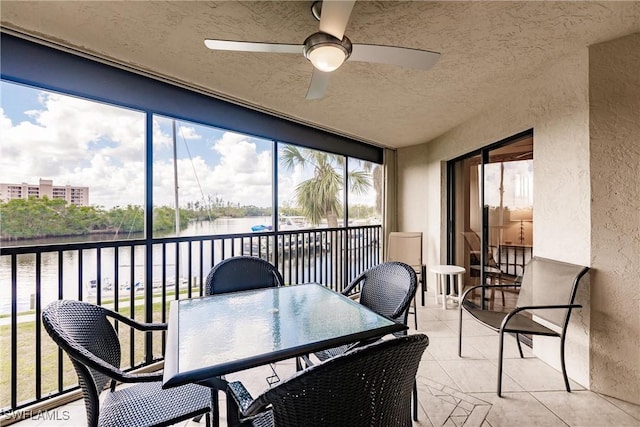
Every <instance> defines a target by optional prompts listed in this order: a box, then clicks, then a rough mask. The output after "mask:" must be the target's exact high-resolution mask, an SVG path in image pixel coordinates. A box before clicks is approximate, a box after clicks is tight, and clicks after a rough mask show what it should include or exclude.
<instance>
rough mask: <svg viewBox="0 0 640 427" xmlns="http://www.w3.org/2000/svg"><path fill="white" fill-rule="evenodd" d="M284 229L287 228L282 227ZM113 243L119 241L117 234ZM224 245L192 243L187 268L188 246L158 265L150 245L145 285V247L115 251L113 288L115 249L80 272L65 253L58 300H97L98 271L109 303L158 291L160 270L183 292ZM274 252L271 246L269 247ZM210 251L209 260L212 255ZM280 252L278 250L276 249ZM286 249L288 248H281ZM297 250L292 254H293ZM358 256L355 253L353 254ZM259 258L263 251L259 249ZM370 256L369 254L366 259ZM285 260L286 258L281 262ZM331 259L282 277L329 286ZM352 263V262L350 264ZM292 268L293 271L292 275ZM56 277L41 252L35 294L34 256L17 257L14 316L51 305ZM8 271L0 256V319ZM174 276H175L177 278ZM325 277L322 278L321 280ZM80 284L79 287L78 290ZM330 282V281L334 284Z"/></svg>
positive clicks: (92, 258)
mask: <svg viewBox="0 0 640 427" xmlns="http://www.w3.org/2000/svg"><path fill="white" fill-rule="evenodd" d="M270 224H271V217H251V218H219V219H216V220H215V221H202V222H194V223H191V224H190V225H189V227H188V228H187V229H185V230H182V231H181V233H180V235H181V236H203V235H226V234H245V233H246V234H250V233H251V227H253V226H256V225H270ZM282 228H283V229H286V228H287V227H282ZM172 235H175V234H168V235H165V236H157V237H169V236H172ZM127 237H128V238H130V239H134V238H141V237H142V236H134V235H130V236H127ZM117 238H118V239H123V236H122V235H120V236H118V237H117ZM87 241H96V236H83V237H81V238H70V237H65V238H62V239H61V238H53V239H39V240H33V241H31V240H30V241H29V243H28V244H29V245H47V244H53V243H63V242H67V243H68V242H76V243H77V242H87ZM252 243H253V247H254V255H257V253H256V251H257V248H258V247H260V242H259V241H258V238H257V237H255V238H254V239H253V242H252ZM263 243H264V242H263ZM291 243H292V242H290V241H287V240H285V244H286V245H291ZM296 244H298V245H302V246H304V247H306V248H308V247H309V246H310V242H309V241H308V239H307V240H305V241H299V242H298V243H296V242H295V241H294V242H293V247H295V246H296ZM223 245H224V258H227V257H229V256H232V251H231V249H232V246H231V245H232V242H231V239H228V240H225V241H224V243H223V241H222V240H217V241H215V242H214V243H212V242H203V243H202V247H200V244H199V243H197V242H195V243H192V251H193V253H192V259H191V265H190V266H189V261H188V256H187V255H188V253H189V247H188V243H186V242H184V243H181V244H180V257H176V246H177V245H176V244H167V245H166V247H165V250H166V254H165V259H164V261H163V257H162V251H161V249H162V248H161V245H154V249H153V268H152V279H151V280H150V281H147V280H145V264H144V263H145V247H144V246H136V247H135V248H134V250H133V252H134V253H133V257H132V254H131V248H130V247H122V248H120V249H118V254H117V256H118V266H117V268H118V275H117V276H118V280H117V281H118V283H117V286H116V283H115V281H116V280H115V278H116V274H115V268H116V262H115V256H116V254H115V249H113V248H105V249H102V250H101V256H100V266H98V260H97V251H96V250H95V249H92V250H84V251H83V253H82V268H81V269H80V267H79V263H80V256H79V254H78V251H67V252H64V253H63V260H62V268H63V270H62V274H63V286H62V298H68V299H79V298H80V292H82V299H84V300H88V301H92V300H93V301H95V298H96V294H97V292H96V286H97V283H96V279H97V277H98V271H100V275H101V281H102V286H101V293H102V295H103V298H105V299H109V298H112V297H113V295H114V292H115V288H116V287H117V288H118V290H119V293H120V295H121V296H129V295H130V294H131V291H130V289H131V287H132V286H133V287H134V294H138V295H140V294H142V291H143V290H144V287H145V286H146V284H147V282H149V283H151V284H152V286H153V287H154V288H158V289H157V291H158V292H159V291H161V289H162V277H163V276H162V275H163V268H164V274H165V277H166V284H167V289H168V290H173V289H175V283H176V280H177V281H178V282H179V287H180V288H181V289H186V287H187V283H188V282H189V281H191V283H194V281H195V282H196V283H197V282H198V281H199V278H200V271H202V272H203V276H205V277H206V274H207V273H208V271H209V269H210V268H211V266H212V263H213V264H215V263H217V262H219V261H220V260H221V259H222V258H223ZM246 245H250V244H249V241H248V239H246V240H245V242H244V245H243V243H242V242H240V239H236V241H235V242H234V247H233V249H234V252H233V255H237V254H239V253H240V251H241V249H242V247H243V246H245V248H244V249H245V251H244V253H248V248H247V247H246ZM270 247H271V248H273V247H274V246H273V244H271V245H270ZM322 247H323V248H324V250H328V249H329V247H328V243H327V242H326V241H324V242H322ZM212 248H213V256H212ZM280 248H281V249H280V250H282V246H281V247H280ZM285 249H287V248H285ZM368 249H369V250H370V251H371V254H373V252H375V251H376V250H377V249H376V247H371V248H368ZM200 250H201V251H202V266H201V265H200V255H199V254H200ZM293 250H296V249H293ZM356 252H357V253H360V252H358V251H354V253H356ZM263 253H264V246H263ZM314 253H316V254H318V255H319V254H320V253H322V251H321V250H317V251H315V250H314ZM369 256H371V257H373V256H374V255H368V257H369ZM176 258H179V262H178V263H176ZM285 258H286V257H285ZM331 258H332V257H331V256H314V257H308V256H307V258H306V261H305V262H304V264H303V265H302V269H303V270H304V271H302V272H301V271H299V270H295V265H294V264H295V263H294V261H292V262H291V266H290V265H289V263H288V262H285V266H284V270H285V271H284V272H283V273H284V278H285V282H287V283H299V282H305V281H321V282H323V283H324V282H331V279H332V277H331V275H332V273H331V271H332V269H331ZM353 262H354V263H355V262H357V261H356V260H355V259H354V260H353ZM176 265H178V269H177V270H178V274H177V275H176ZM189 267H191V274H190V275H189ZM292 268H293V270H292ZM80 270H82V278H81V279H80V277H79V273H78V272H79V271H80ZM59 275H60V272H59V271H58V253H57V252H53V253H43V254H42V258H41V273H40V281H41V288H40V291H38V290H37V289H36V259H35V255H19V256H18V257H17V306H18V307H17V311H18V312H22V311H25V310H30V309H32V308H33V305H34V301H35V300H34V297H35V295H36V294H37V293H39V295H40V296H41V304H42V306H43V307H44V306H45V305H46V304H47V303H49V302H50V301H54V300H56V299H58V298H59V297H60V295H59V289H58V278H59ZM10 276H11V267H10V257H8V256H3V257H0V314H7V313H9V312H10V309H11V277H10ZM176 276H178V277H176ZM325 276H327V277H325ZM80 281H81V282H82V283H81V285H80ZM334 283H335V282H334Z"/></svg>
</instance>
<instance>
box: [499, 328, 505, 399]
mask: <svg viewBox="0 0 640 427" xmlns="http://www.w3.org/2000/svg"><path fill="white" fill-rule="evenodd" d="M503 348H504V332H502V331H500V346H499V348H498V397H502V353H503Z"/></svg>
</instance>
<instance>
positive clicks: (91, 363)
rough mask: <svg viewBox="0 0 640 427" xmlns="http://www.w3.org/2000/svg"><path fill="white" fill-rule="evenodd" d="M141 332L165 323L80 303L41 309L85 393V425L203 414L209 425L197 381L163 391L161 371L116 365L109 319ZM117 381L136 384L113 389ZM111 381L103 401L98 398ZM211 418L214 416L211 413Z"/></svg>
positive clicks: (147, 422) (167, 421)
mask: <svg viewBox="0 0 640 427" xmlns="http://www.w3.org/2000/svg"><path fill="white" fill-rule="evenodd" d="M109 318H111V319H115V320H118V321H119V322H122V323H124V324H126V325H129V326H131V327H133V328H135V329H138V330H141V331H160V330H165V329H166V324H164V323H151V324H148V323H139V322H137V321H135V320H133V319H129V318H127V317H125V316H122V315H121V314H119V313H116V312H114V311H111V310H108V309H106V308H104V307H100V306H97V305H94V304H89V303H86V302H81V301H66V300H61V301H54V302H52V303H51V304H49V305H48V306H47V307H46V308H45V309H44V311H43V312H42V321H43V324H44V327H45V329H46V330H47V332H48V333H49V335H50V336H51V338H53V340H54V341H55V342H56V344H58V345H59V346H60V347H61V348H62V349H63V350H64V351H65V352H66V353H67V354H68V355H69V358H70V359H71V362H72V363H73V366H74V368H75V370H76V373H77V375H78V380H79V383H80V387H81V388H82V393H83V395H84V401H85V406H86V410H87V424H88V425H89V426H92V427H93V426H114V427H124V426H132V427H139V426H151V425H154V426H165V425H171V424H175V423H177V422H180V421H184V420H188V419H190V418H194V417H198V416H201V415H202V414H205V415H206V422H207V426H209V425H210V412H211V397H212V395H211V391H210V390H209V389H208V388H207V387H203V386H200V385H185V386H181V387H176V388H170V389H166V390H163V389H162V381H161V380H162V373H158V372H152V373H137V374H136V373H130V372H125V371H123V370H121V369H120V342H119V340H118V335H117V333H116V331H115V329H114V327H113V325H112V324H111V322H110V321H109ZM116 381H120V382H123V383H136V384H134V385H131V386H130V387H122V388H120V389H117V390H116V388H115V386H116ZM109 383H110V386H111V391H110V392H107V394H106V396H105V397H104V400H103V402H102V404H101V403H100V400H99V396H100V394H101V392H102V391H103V390H104V388H105V386H106V385H107V384H109ZM214 416H215V417H217V416H218V414H214Z"/></svg>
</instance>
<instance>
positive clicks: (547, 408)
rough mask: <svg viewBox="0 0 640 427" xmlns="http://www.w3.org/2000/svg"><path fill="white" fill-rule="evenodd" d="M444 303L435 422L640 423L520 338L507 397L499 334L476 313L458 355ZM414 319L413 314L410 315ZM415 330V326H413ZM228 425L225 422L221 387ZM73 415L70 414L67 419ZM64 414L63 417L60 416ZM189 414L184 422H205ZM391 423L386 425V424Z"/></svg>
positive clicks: (429, 316)
mask: <svg viewBox="0 0 640 427" xmlns="http://www.w3.org/2000/svg"><path fill="white" fill-rule="evenodd" d="M450 307H452V308H451V309H449V310H443V309H442V308H441V306H437V305H436V304H435V302H434V298H433V295H432V294H430V292H429V293H428V294H427V298H426V307H420V306H419V307H418V331H419V332H421V333H425V334H427V335H428V336H429V341H430V344H429V347H428V348H427V351H426V352H425V354H424V356H423V358H422V362H421V364H420V368H419V371H418V378H417V381H418V399H419V403H420V406H419V407H420V413H419V421H417V422H415V423H414V425H415V426H427V427H432V426H433V427H438V426H446V427H460V426H463V425H464V426H465V427H476V426H477V427H500V426H509V427H511V426H544V427H547V426H573V427H578V426H590V427H608V426H611V427H614V426H615V427H621V426H636V427H640V406H637V405H632V404H629V403H626V402H623V401H620V400H617V399H613V398H610V397H606V396H603V395H600V394H597V393H593V392H590V391H588V390H585V389H584V387H582V386H580V385H579V384H576V383H574V382H572V384H571V387H572V390H573V392H571V393H567V392H566V391H565V390H564V384H563V381H562V374H561V373H560V372H558V371H556V370H555V369H553V368H551V367H550V366H548V365H547V364H545V363H544V362H542V361H540V360H538V359H537V358H536V357H534V356H532V354H531V352H530V351H527V348H526V347H524V348H523V349H524V350H525V359H520V357H519V355H518V351H517V346H516V343H515V340H514V339H513V338H511V337H508V341H507V343H506V347H505V355H506V357H507V358H506V359H505V364H504V378H503V391H504V392H503V395H504V397H503V398H499V397H497V395H496V393H495V387H496V380H497V348H498V338H497V335H496V334H495V333H493V332H492V331H490V330H488V329H486V328H484V327H482V326H481V325H479V324H477V323H476V322H475V321H473V320H470V319H469V320H465V321H464V327H463V329H464V331H465V333H464V336H465V339H464V340H463V346H464V347H463V355H464V357H463V358H459V357H458V355H457V330H458V311H457V310H456V309H453V306H452V305H450ZM409 320H410V324H411V325H413V317H412V316H411V317H410V318H409ZM411 331H412V333H415V330H413V328H411ZM275 369H276V371H277V372H278V374H279V376H280V377H281V378H283V379H284V378H287V376H288V375H291V374H293V373H294V371H295V365H294V364H293V362H292V361H285V362H279V363H277V364H276V366H275ZM270 374H271V370H270V369H269V368H268V367H263V368H259V369H252V370H250V371H245V372H240V373H237V374H234V375H232V376H230V377H229V378H228V379H230V380H236V379H239V380H241V381H243V383H245V385H246V386H247V388H248V389H249V391H251V393H252V394H253V395H254V396H257V395H258V394H259V393H260V391H262V390H263V389H264V388H266V387H267V382H266V380H265V378H266V377H267V376H269V375H270ZM220 402H221V405H220V406H221V409H222V412H223V413H222V414H221V425H223V426H224V425H225V424H226V423H225V414H224V401H223V400H222V393H221V401H220ZM38 418H39V419H33V420H25V421H22V422H20V423H18V424H14V425H15V426H17V427H28V426H56V425H60V426H76V425H77V426H81V425H84V424H85V423H86V418H85V412H84V404H83V402H82V401H77V402H74V403H72V404H69V405H66V406H63V407H61V408H58V409H57V410H56V411H55V413H54V414H49V416H47V415H46V414H45V415H43V414H40V415H39V417H38ZM63 418H65V419H63ZM56 419H57V420H56ZM203 425H204V420H203V421H201V423H195V422H193V421H189V422H187V423H184V427H187V426H188V427H196V426H203ZM381 427H384V426H381Z"/></svg>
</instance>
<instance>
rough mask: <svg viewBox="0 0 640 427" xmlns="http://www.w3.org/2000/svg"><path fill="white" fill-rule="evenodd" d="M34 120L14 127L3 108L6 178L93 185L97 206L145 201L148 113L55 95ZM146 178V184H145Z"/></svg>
mask: <svg viewBox="0 0 640 427" xmlns="http://www.w3.org/2000/svg"><path fill="white" fill-rule="evenodd" d="M39 101H40V103H41V108H39V109H37V110H35V109H34V110H31V111H28V112H26V114H27V115H28V116H29V117H30V118H31V121H22V122H19V123H13V121H12V120H11V119H10V118H9V117H7V116H6V115H5V112H4V110H2V117H1V120H0V127H1V128H0V131H1V132H2V156H0V169H1V172H0V180H1V181H2V182H10V183H14V182H17V183H21V182H28V183H34V184H36V183H38V180H39V179H40V178H44V179H52V180H53V182H54V185H67V184H68V185H74V186H88V187H90V190H89V200H90V202H91V204H95V205H103V206H106V207H110V206H112V205H113V204H121V203H119V201H123V202H125V203H124V204H127V203H135V204H141V203H142V201H143V200H144V199H143V197H144V184H143V182H142V181H143V179H144V173H143V172H141V171H143V170H144V169H143V168H142V165H143V161H144V159H143V153H144V144H143V142H144V138H145V120H144V115H143V114H142V113H140V112H137V111H132V110H128V109H125V108H119V107H113V106H110V105H106V104H101V103H97V102H91V101H87V100H83V99H79V98H74V97H69V96H63V95H59V94H52V93H44V92H43V93H42V94H41V95H40V97H39ZM141 180H142V181H141Z"/></svg>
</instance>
